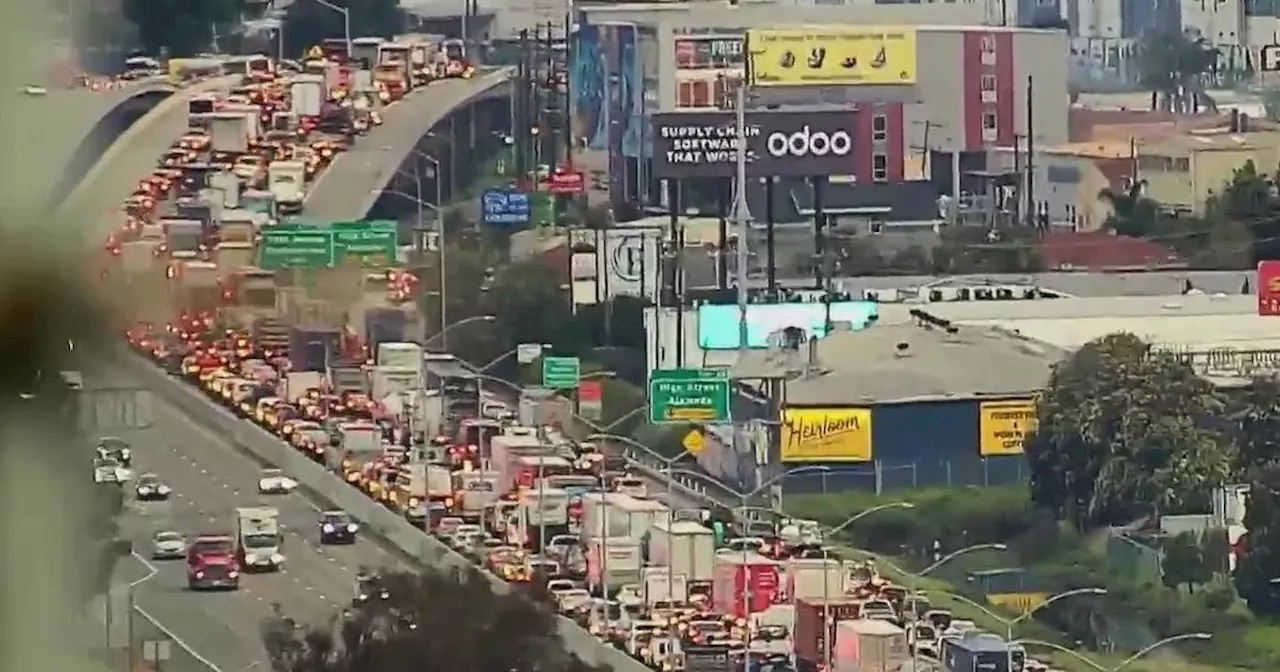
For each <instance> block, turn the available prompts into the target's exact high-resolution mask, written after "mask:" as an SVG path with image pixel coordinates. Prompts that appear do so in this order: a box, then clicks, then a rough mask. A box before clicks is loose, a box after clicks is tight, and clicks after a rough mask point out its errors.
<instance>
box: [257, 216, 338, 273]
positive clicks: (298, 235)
mask: <svg viewBox="0 0 1280 672" xmlns="http://www.w3.org/2000/svg"><path fill="white" fill-rule="evenodd" d="M260 245H261V248H260V251H261V255H260V256H261V258H260V259H259V261H258V265H259V266H261V267H262V268H265V269H268V270H275V269H278V268H324V267H327V266H333V264H334V248H333V236H332V235H331V234H330V232H329V231H327V230H325V229H311V228H301V227H293V226H288V227H285V228H279V227H271V228H267V229H264V230H263V231H262V242H261V243H260Z"/></svg>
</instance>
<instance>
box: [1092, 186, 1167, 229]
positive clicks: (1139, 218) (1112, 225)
mask: <svg viewBox="0 0 1280 672" xmlns="http://www.w3.org/2000/svg"><path fill="white" fill-rule="evenodd" d="M1144 188H1146V183H1145V182H1142V181H1138V182H1134V183H1132V184H1130V185H1129V187H1128V188H1127V189H1112V188H1110V187H1108V188H1106V189H1103V190H1102V191H1100V192H1098V200H1100V201H1102V202H1103V203H1106V204H1107V205H1109V206H1111V215H1109V216H1108V217H1107V221H1106V222H1105V223H1104V224H1103V226H1105V227H1106V228H1107V229H1109V230H1111V231H1115V232H1116V233H1118V234H1120V235H1122V236H1133V237H1145V236H1149V235H1152V234H1153V233H1155V232H1156V227H1157V225H1158V222H1159V218H1160V208H1159V205H1158V204H1157V203H1156V202H1155V201H1153V200H1151V199H1149V198H1147V197H1145V196H1143V195H1142V191H1143V189H1144Z"/></svg>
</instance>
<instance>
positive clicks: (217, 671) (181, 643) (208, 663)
mask: <svg viewBox="0 0 1280 672" xmlns="http://www.w3.org/2000/svg"><path fill="white" fill-rule="evenodd" d="M130 553H131V554H132V555H133V557H135V558H137V559H138V561H139V562H141V563H142V564H143V566H145V567H146V568H147V569H148V570H149V571H150V573H149V574H147V575H146V576H144V577H142V578H141V579H138V580H137V581H134V582H132V583H130V584H129V587H130V588H132V587H134V586H137V585H139V584H142V583H144V582H146V581H148V580H149V579H151V577H153V576H155V575H156V574H159V573H160V568H159V567H156V566H155V565H154V564H152V563H151V561H149V560H147V559H146V558H144V557H142V555H140V554H139V553H138V552H137V551H130ZM131 602H133V610H134V611H136V612H138V613H139V614H141V615H142V617H143V618H145V619H147V620H148V621H150V622H151V625H154V626H156V629H158V630H159V631H160V632H163V633H164V634H165V636H166V637H168V638H169V639H170V640H172V641H173V643H174V644H177V645H178V648H180V649H182V650H183V651H186V652H187V653H188V654H189V655H190V656H191V657H192V658H195V659H196V661H198V662H199V663H201V664H202V665H204V666H205V667H207V668H209V669H210V670H212V671H213V672H223V670H222V668H220V667H218V666H217V665H216V664H215V663H214V662H213V661H212V660H209V659H208V658H205V657H204V656H202V655H200V653H199V652H198V651H196V650H195V649H194V648H192V647H191V645H190V644H188V643H187V642H186V640H184V639H182V638H181V637H179V636H178V633H176V632H174V631H173V630H171V629H169V627H168V626H166V625H165V624H164V623H161V622H160V619H158V618H156V617H155V616H152V615H151V614H150V613H148V612H147V610H146V609H144V608H143V607H142V605H140V604H138V601H137V599H136V598H135V599H133V600H131Z"/></svg>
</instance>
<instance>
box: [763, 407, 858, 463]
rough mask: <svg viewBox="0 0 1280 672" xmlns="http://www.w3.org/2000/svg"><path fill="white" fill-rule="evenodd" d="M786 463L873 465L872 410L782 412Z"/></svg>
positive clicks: (783, 445) (802, 410) (783, 452)
mask: <svg viewBox="0 0 1280 672" xmlns="http://www.w3.org/2000/svg"><path fill="white" fill-rule="evenodd" d="M781 428H782V432H781V434H782V442H781V443H782V446H781V458H782V461H783V462H869V461H871V409H869V408H786V409H783V410H782V422H781Z"/></svg>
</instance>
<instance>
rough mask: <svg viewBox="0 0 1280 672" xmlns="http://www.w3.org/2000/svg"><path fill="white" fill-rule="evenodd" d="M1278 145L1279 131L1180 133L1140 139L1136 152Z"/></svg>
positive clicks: (1249, 147)
mask: <svg viewBox="0 0 1280 672" xmlns="http://www.w3.org/2000/svg"><path fill="white" fill-rule="evenodd" d="M1278 145H1280V131H1251V132H1248V133H1230V132H1206V133H1180V134H1177V135H1170V136H1166V137H1163V138H1157V139H1148V140H1142V141H1140V142H1139V143H1138V153H1139V154H1151V153H1153V152H1170V151H1173V152H1176V151H1182V152H1220V151H1248V150H1256V149H1275V148H1276V147H1277V146H1278Z"/></svg>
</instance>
